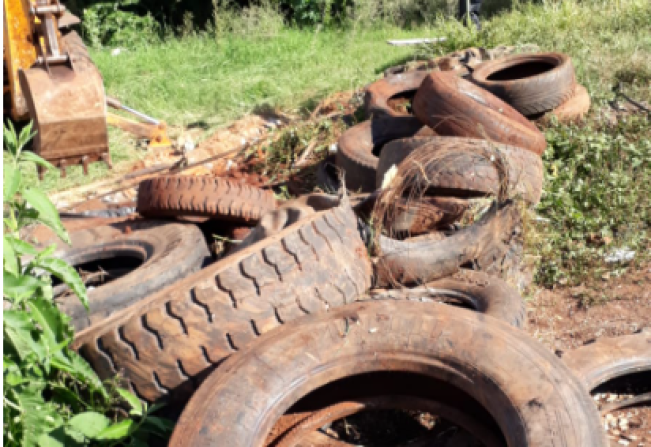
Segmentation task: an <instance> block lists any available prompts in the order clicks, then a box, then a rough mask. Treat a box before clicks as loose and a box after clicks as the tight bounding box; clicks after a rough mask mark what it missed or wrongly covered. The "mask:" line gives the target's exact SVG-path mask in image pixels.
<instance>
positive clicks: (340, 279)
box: [74, 203, 371, 402]
mask: <svg viewBox="0 0 651 447" xmlns="http://www.w3.org/2000/svg"><path fill="white" fill-rule="evenodd" d="M370 281H371V265H370V261H369V259H368V256H367V253H366V248H365V246H364V244H363V242H362V240H361V239H360V237H359V234H358V231H357V218H356V216H355V215H354V213H353V211H352V209H351V208H350V206H348V204H347V203H343V204H342V205H340V206H338V207H335V208H332V209H330V210H327V211H323V212H319V213H314V214H312V215H310V216H307V217H306V218H305V219H303V220H301V221H299V222H297V223H295V224H294V225H291V226H289V227H287V228H285V229H283V230H281V231H280V232H279V233H278V234H276V235H273V236H271V237H268V238H266V239H264V240H262V241H260V242H258V243H256V244H254V245H252V246H250V247H247V248H246V249H244V250H242V251H240V252H238V253H235V254H233V255H230V256H227V257H226V258H224V259H223V260H221V261H219V262H217V263H214V264H212V265H209V266H207V267H205V268H204V269H202V270H201V271H199V272H197V273H195V274H193V275H190V276H188V277H186V278H185V279H183V280H181V281H179V282H177V283H176V284H174V285H172V286H170V287H167V288H165V289H163V290H160V291H159V292H157V293H155V294H152V295H150V296H149V297H148V298H147V299H145V300H142V301H140V302H139V303H138V305H137V306H132V307H131V308H129V309H126V310H125V311H122V312H120V313H117V314H114V315H113V316H112V317H111V318H109V319H107V320H104V321H103V322H101V323H99V324H97V325H94V326H92V327H90V328H88V329H87V330H85V331H82V332H80V333H78V334H77V337H76V339H75V341H74V346H75V347H76V348H79V349H80V350H81V352H82V354H83V355H84V356H85V357H86V358H87V359H88V360H89V361H90V363H91V364H92V365H93V367H94V368H95V370H96V371H98V373H99V375H100V377H102V378H108V377H113V376H114V375H115V374H116V373H118V372H119V371H122V372H123V377H124V378H125V386H127V387H130V388H131V389H132V390H133V391H134V392H135V393H136V394H137V395H138V396H139V397H141V398H142V399H144V400H147V401H154V400H157V399H160V398H163V397H167V398H169V399H172V400H175V401H177V402H183V401H184V400H185V399H187V398H188V397H189V396H190V395H191V394H192V392H193V391H194V389H195V387H196V386H197V384H198V382H199V381H200V379H201V377H202V375H203V374H206V373H207V372H208V371H210V370H211V369H212V368H213V367H214V366H215V365H217V364H219V363H220V362H221V361H222V360H223V359H224V358H226V357H228V356H229V355H231V354H232V353H234V352H237V351H238V350H240V349H242V348H244V347H246V346H247V345H248V343H250V342H251V341H253V340H255V339H256V338H257V337H258V336H259V335H260V334H263V333H265V332H268V331H270V330H271V329H273V328H276V327H278V326H280V325H282V324H283V323H285V322H287V321H290V320H293V319H295V318H297V317H299V316H302V315H305V314H307V313H312V312H319V311H323V310H326V309H328V308H333V307H337V306H341V305H343V304H346V303H349V302H352V301H353V300H354V299H355V298H356V297H357V296H358V295H361V294H363V293H365V292H366V290H367V289H368V288H369V285H370Z"/></svg>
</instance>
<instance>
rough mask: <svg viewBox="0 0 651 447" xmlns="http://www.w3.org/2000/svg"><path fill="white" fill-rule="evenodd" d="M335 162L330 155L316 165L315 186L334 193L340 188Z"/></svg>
mask: <svg viewBox="0 0 651 447" xmlns="http://www.w3.org/2000/svg"><path fill="white" fill-rule="evenodd" d="M335 163H336V162H335V156H334V155H330V156H328V157H326V159H325V160H323V161H321V162H320V163H319V164H318V165H317V167H316V186H318V187H319V188H321V190H323V191H324V192H330V193H336V192H338V191H339V190H340V189H341V182H340V181H339V176H338V172H337V165H336V164H335Z"/></svg>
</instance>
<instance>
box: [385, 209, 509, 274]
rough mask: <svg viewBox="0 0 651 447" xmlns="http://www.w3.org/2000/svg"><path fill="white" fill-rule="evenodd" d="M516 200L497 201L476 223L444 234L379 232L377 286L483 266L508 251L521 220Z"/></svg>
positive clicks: (488, 264) (481, 267) (490, 263)
mask: <svg viewBox="0 0 651 447" xmlns="http://www.w3.org/2000/svg"><path fill="white" fill-rule="evenodd" d="M521 220H522V219H521V215H520V210H519V209H518V207H517V204H516V203H514V202H511V201H507V202H505V203H503V204H499V205H498V204H497V203H494V204H493V206H492V208H491V209H490V210H489V211H487V212H486V213H485V214H484V215H483V216H482V217H481V218H480V219H479V220H477V221H476V222H475V223H474V224H473V225H471V226H469V227H466V228H463V229H461V230H458V231H456V232H454V233H452V234H450V235H447V236H444V237H443V238H431V239H428V238H422V237H418V238H414V239H413V240H409V239H407V240H404V241H401V240H397V239H391V238H388V237H386V236H383V235H380V236H379V238H378V242H377V243H378V252H379V253H378V256H377V258H376V259H374V275H375V283H374V284H375V287H390V286H396V285H399V284H402V285H410V284H423V283H427V282H430V281H434V280H437V279H441V278H444V277H446V276H449V275H452V274H454V273H456V272H458V271H459V269H460V268H461V267H462V266H464V265H472V266H474V267H475V268H477V269H481V270H483V269H484V266H490V265H492V263H493V262H494V261H497V260H499V259H500V257H502V256H504V255H505V254H506V251H507V249H508V247H509V243H510V241H511V240H512V238H513V237H514V234H515V232H516V229H517V228H518V226H519V225H520V222H521Z"/></svg>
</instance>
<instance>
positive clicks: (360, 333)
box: [170, 302, 608, 447]
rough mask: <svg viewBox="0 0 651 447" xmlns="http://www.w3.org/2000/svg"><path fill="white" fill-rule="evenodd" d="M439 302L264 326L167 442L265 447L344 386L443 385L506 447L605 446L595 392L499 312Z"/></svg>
mask: <svg viewBox="0 0 651 447" xmlns="http://www.w3.org/2000/svg"><path fill="white" fill-rule="evenodd" d="M432 306H437V305H436V304H432V303H417V302H409V303H404V302H401V303H391V302H374V303H355V304H351V305H348V306H345V307H342V308H339V309H335V310H333V311H331V312H330V313H328V314H324V315H314V316H310V317H306V318H302V319H300V320H298V321H296V322H294V323H293V324H291V325H287V326H286V327H284V328H281V329H278V330H276V331H273V332H272V333H269V334H267V335H266V336H265V337H264V338H261V339H260V340H259V341H258V342H257V343H256V344H254V345H252V346H251V347H250V348H249V349H248V350H247V352H242V353H241V354H240V355H238V356H234V357H232V358H231V359H229V360H228V362H226V363H225V364H224V365H223V367H221V368H220V369H219V372H218V373H217V374H213V375H211V376H210V378H208V379H207V380H206V381H205V383H204V384H203V385H202V387H201V389H200V390H199V391H198V392H197V394H196V395H195V397H194V398H193V399H192V400H191V401H190V403H189V404H188V405H187V407H186V408H185V411H184V413H183V415H182V416H181V418H180V420H179V422H178V424H177V425H176V428H175V430H174V433H173V435H172V438H171V440H170V446H174V447H181V446H196V445H201V446H226V445H228V446H230V447H238V446H243V447H244V446H246V447H257V446H262V445H264V441H265V438H266V436H267V433H269V431H270V430H271V428H272V427H273V425H274V423H275V422H276V421H277V420H278V419H279V418H280V417H281V416H282V415H283V414H284V413H285V412H286V411H287V410H288V409H289V408H290V407H291V406H292V405H293V404H295V403H296V402H297V401H299V400H300V399H301V398H303V397H304V396H306V395H308V394H309V393H311V392H312V391H315V390H317V389H319V388H321V387H324V386H328V384H330V385H332V386H335V385H337V384H342V386H345V385H343V384H345V383H349V384H350V383H358V384H361V385H362V386H363V385H365V384H371V387H370V389H369V390H366V391H368V392H369V394H368V395H373V394H370V393H375V395H380V394H381V393H382V394H384V395H386V394H388V393H391V394H401V395H407V396H415V397H419V398H429V397H430V394H437V393H441V389H442V388H445V389H446V390H447V391H448V392H449V393H451V394H452V395H454V396H458V398H457V399H456V400H455V399H454V397H450V396H449V395H448V399H449V400H451V401H454V402H455V404H456V405H457V406H463V407H465V408H466V411H467V413H468V414H471V415H478V414H479V413H483V414H484V418H486V420H487V423H488V424H490V426H491V427H496V430H498V431H499V432H501V434H502V435H503V436H504V438H505V442H504V444H505V445H510V446H518V447H527V446H530V447H533V446H536V447H542V446H550V445H558V446H561V445H562V446H565V447H586V446H591V447H605V446H607V445H608V444H607V440H606V436H605V433H604V432H603V428H602V427H601V422H600V420H599V415H598V413H597V411H596V408H595V407H594V404H593V403H592V399H591V398H590V396H589V395H588V393H587V392H586V391H585V389H584V388H583V387H582V386H581V384H580V383H579V381H578V380H577V379H576V378H574V377H573V376H572V374H571V372H570V371H569V369H568V368H567V367H566V366H565V365H564V364H563V362H562V361H560V360H559V359H558V358H556V357H555V356H554V355H553V354H552V353H551V352H549V351H548V350H547V349H546V348H545V347H544V346H542V345H541V344H540V343H538V342H537V341H536V340H534V339H533V338H530V337H529V336H528V335H527V334H525V333H523V332H522V331H517V330H514V329H513V328H512V327H511V326H509V325H507V324H505V323H503V322H500V321H498V320H496V319H494V318H490V317H486V316H484V315H478V314H476V313H473V312H469V311H466V310H464V309H453V308H451V307H449V306H445V305H438V308H437V309H435V310H434V309H432ZM389 374H391V375H389ZM381 378H382V379H384V380H382V379H381ZM361 379H363V381H361ZM341 380H347V381H348V382H341ZM351 381H352V382H351ZM373 386H374V387H373ZM329 389H332V390H334V389H335V388H332V387H330V388H329ZM361 392H362V391H360V390H359V389H357V388H355V387H353V386H350V385H349V386H348V394H349V395H348V396H346V395H343V396H342V395H341V394H340V395H336V394H335V395H334V396H332V397H331V399H337V401H339V402H341V401H344V400H345V399H351V398H352V399H354V397H355V394H356V393H361ZM350 395H352V397H351V396H350ZM461 396H463V397H461ZM326 397H327V395H326ZM464 398H465V399H464ZM444 399H445V398H444V397H441V395H440V394H439V395H438V396H437V398H434V399H432V400H437V401H439V400H440V401H443V400H444Z"/></svg>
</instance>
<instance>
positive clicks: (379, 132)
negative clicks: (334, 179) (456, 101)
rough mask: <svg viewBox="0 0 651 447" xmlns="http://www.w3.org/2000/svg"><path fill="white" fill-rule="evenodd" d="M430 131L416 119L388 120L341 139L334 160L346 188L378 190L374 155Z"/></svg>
mask: <svg viewBox="0 0 651 447" xmlns="http://www.w3.org/2000/svg"><path fill="white" fill-rule="evenodd" d="M422 132H428V129H426V128H424V126H423V125H422V124H421V123H420V122H419V121H418V120H417V119H416V118H414V117H410V116H403V117H387V118H379V119H374V120H368V121H364V122H363V123H360V124H357V125H356V126H353V127H351V128H350V129H348V130H347V131H346V132H344V133H343V135H342V136H341V137H340V138H339V142H338V147H339V149H338V150H337V154H336V156H335V160H336V163H337V166H338V167H339V168H341V169H343V171H344V182H345V184H346V187H347V188H348V189H350V190H353V191H361V192H372V191H374V190H375V175H376V174H375V171H376V169H377V166H378V157H377V155H375V153H374V152H378V151H379V150H381V148H382V146H383V145H384V144H385V143H387V142H389V141H391V140H395V139H397V138H404V137H411V136H414V135H417V134H420V133H422Z"/></svg>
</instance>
